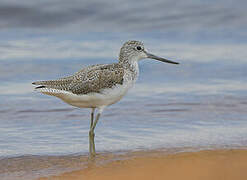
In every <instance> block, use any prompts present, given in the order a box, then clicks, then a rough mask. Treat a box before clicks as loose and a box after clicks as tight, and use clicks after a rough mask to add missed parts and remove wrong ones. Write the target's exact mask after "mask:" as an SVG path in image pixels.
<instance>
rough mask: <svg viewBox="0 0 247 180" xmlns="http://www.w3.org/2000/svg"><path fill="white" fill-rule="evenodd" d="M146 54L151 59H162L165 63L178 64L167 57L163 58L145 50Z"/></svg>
mask: <svg viewBox="0 0 247 180" xmlns="http://www.w3.org/2000/svg"><path fill="white" fill-rule="evenodd" d="M146 54H147V56H148V58H151V59H156V60H158V61H162V62H166V63H171V64H179V63H178V62H174V61H170V60H167V59H164V58H161V57H158V56H155V55H153V54H150V53H147V52H146Z"/></svg>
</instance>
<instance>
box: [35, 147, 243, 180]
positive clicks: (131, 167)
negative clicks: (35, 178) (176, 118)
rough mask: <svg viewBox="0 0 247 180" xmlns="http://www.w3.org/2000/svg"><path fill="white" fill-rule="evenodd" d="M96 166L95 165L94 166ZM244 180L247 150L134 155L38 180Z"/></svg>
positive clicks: (143, 153) (144, 152) (149, 152)
mask: <svg viewBox="0 0 247 180" xmlns="http://www.w3.org/2000/svg"><path fill="white" fill-rule="evenodd" d="M96 164H97V163H96ZM48 179H49V180H82V179H87V180H99V179H100V180H109V179H114V180H115V179H118V180H132V179H133V180H134V179H135V180H136V179H141V180H150V179H152V180H158V179H162V180H163V179H169V180H198V179H200V180H246V179H247V150H240V149H239V150H204V151H199V152H183V153H176V154H167V153H165V152H154V151H142V152H135V153H134V154H132V155H131V157H130V158H128V159H122V160H115V161H112V162H109V163H104V164H101V165H98V164H97V165H93V164H92V165H91V166H89V167H87V168H85V169H82V170H79V171H74V172H70V173H64V174H61V175H59V176H52V177H48V178H40V179H39V180H48Z"/></svg>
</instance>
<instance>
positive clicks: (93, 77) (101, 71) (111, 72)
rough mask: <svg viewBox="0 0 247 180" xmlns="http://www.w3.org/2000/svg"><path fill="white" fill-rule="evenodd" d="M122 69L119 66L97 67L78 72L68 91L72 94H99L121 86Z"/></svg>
mask: <svg viewBox="0 0 247 180" xmlns="http://www.w3.org/2000/svg"><path fill="white" fill-rule="evenodd" d="M123 76H124V68H123V67H122V66H121V65H119V64H109V65H98V66H94V67H92V68H89V69H87V70H86V71H83V72H78V73H77V74H75V76H74V80H73V81H72V82H71V84H70V87H69V91H71V92H73V93H74V94H88V93H93V92H96V93H100V92H101V91H102V90H104V89H107V88H112V87H113V86H115V85H117V84H123Z"/></svg>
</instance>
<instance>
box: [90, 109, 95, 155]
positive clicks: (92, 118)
mask: <svg viewBox="0 0 247 180" xmlns="http://www.w3.org/2000/svg"><path fill="white" fill-rule="evenodd" d="M94 111H95V108H92V111H91V123H90V131H89V152H90V155H91V154H92V136H94V134H92V132H91V129H92V127H93V120H94Z"/></svg>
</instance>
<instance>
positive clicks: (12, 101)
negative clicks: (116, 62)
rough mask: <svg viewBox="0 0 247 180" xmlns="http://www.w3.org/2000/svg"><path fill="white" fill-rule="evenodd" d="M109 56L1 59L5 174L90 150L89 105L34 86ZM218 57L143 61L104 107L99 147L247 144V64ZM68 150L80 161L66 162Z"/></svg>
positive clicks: (1, 173)
mask: <svg viewBox="0 0 247 180" xmlns="http://www.w3.org/2000/svg"><path fill="white" fill-rule="evenodd" d="M103 61H104V60H97V59H95V60H90V61H83V62H82V61H79V60H73V61H69V62H68V61H55V60H54V61H44V60H42V61H41V60H40V61H35V62H34V61H22V62H21V63H20V62H19V61H18V62H11V63H9V64H8V63H6V62H0V65H1V67H5V68H4V69H2V71H0V75H1V77H0V81H1V84H0V99H1V101H0V107H1V108H0V121H1V122H0V158H1V160H0V177H1V179H2V178H5V179H11V177H23V178H24V179H27V178H33V177H39V175H40V174H42V175H44V174H49V173H50V174H53V173H54V172H55V171H56V170H57V169H61V171H67V170H69V168H72V169H74V168H75V167H82V166H83V163H82V162H85V161H80V160H78V161H77V160H76V159H80V158H86V155H87V153H88V130H89V119H90V110H88V109H78V108H75V107H72V106H69V105H67V104H65V103H63V102H62V101H61V100H59V99H57V98H54V97H49V96H45V95H42V94H38V93H36V92H33V87H32V86H31V82H32V81H35V80H41V79H53V78H58V77H62V76H65V75H69V74H72V73H73V72H75V71H77V70H79V68H78V66H81V67H82V64H83V65H89V64H94V63H103ZM105 61H106V62H112V61H110V60H105ZM215 64H216V63H201V64H200V63H197V64H190V63H186V62H184V63H182V64H181V65H179V66H174V65H168V64H161V63H156V62H154V63H152V62H151V63H150V62H147V61H144V62H141V63H140V68H141V72H140V78H139V80H138V82H137V84H136V85H135V86H134V88H133V89H132V90H131V91H130V92H129V93H128V95H127V96H126V97H124V98H123V99H122V100H121V101H120V102H119V103H117V104H115V105H112V106H110V107H108V108H107V109H106V110H105V112H104V113H103V116H102V117H101V119H100V121H99V123H98V125H97V127H96V139H95V141H96V150H97V152H99V153H103V152H109V153H110V152H113V153H119V152H129V151H136V150H147V149H159V148H162V149H165V150H168V149H173V150H175V149H180V150H183V149H186V148H191V149H208V148H239V147H240V148H241V147H246V146H247V121H246V116H247V111H246V109H247V94H246V90H247V85H246V81H245V77H246V75H247V74H246V73H247V72H246V71H245V70H246V68H247V67H246V66H247V65H245V64H244V63H243V64H240V65H238V66H232V64H231V63H230V62H228V63H226V62H224V63H218V64H217V65H216V66H215ZM236 69H237V71H236ZM216 72H217V73H216ZM54 155H55V156H54ZM58 155H60V157H59V158H57V156H58ZM48 156H49V157H52V159H55V160H54V162H52V160H50V159H49V158H47V157H48ZM74 156H75V157H74ZM79 157H80V158H79ZM30 158H31V162H32V163H33V165H32V166H33V169H31V170H30V168H29V166H30V163H28V161H29V160H30ZM56 158H57V159H56ZM66 158H68V159H69V160H68V161H66V160H64V161H66V162H67V163H69V162H74V163H75V165H73V166H65V167H59V164H62V163H59V162H60V161H63V159H66ZM6 162H7V163H8V165H7V166H6V165H5V164H6ZM17 162H19V163H22V164H24V166H20V165H18V166H15V164H16V163H17ZM28 164H29V165H28ZM47 164H49V165H47ZM55 164H56V165H57V164H58V166H56V165H55ZM78 164H80V165H78Z"/></svg>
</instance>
